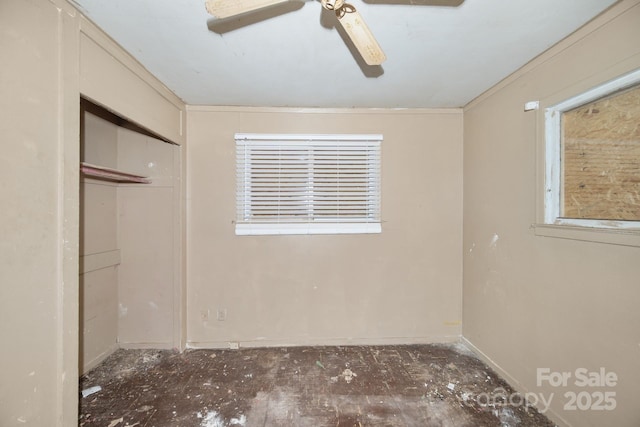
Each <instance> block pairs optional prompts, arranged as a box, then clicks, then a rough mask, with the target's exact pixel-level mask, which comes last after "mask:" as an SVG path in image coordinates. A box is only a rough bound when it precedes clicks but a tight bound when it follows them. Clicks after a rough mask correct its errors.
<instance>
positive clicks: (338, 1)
mask: <svg viewBox="0 0 640 427" xmlns="http://www.w3.org/2000/svg"><path fill="white" fill-rule="evenodd" d="M321 3H322V7H324V8H325V9H327V10H339V9H340V8H341V7H342V6H343V5H344V0H322V1H321Z"/></svg>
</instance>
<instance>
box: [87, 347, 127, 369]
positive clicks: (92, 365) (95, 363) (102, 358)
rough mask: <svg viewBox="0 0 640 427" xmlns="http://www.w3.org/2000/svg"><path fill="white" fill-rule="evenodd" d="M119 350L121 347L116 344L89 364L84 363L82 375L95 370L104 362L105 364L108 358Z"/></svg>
mask: <svg viewBox="0 0 640 427" xmlns="http://www.w3.org/2000/svg"><path fill="white" fill-rule="evenodd" d="M119 348H120V347H119V346H118V344H117V343H114V344H112V345H111V346H110V347H109V348H107V349H106V350H105V351H103V352H102V353H100V354H99V355H98V356H96V357H94V358H93V359H91V360H90V361H88V362H84V363H83V366H82V372H81V373H80V375H84V374H86V373H87V372H89V371H90V370H92V369H93V368H95V367H96V366H98V365H99V364H101V363H102V362H104V361H105V359H106V358H107V357H109V356H111V355H112V354H113V353H115V352H116V350H118V349H119Z"/></svg>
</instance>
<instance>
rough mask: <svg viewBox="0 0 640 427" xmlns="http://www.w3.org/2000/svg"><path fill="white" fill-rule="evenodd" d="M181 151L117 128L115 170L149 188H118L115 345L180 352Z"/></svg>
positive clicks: (125, 186)
mask: <svg viewBox="0 0 640 427" xmlns="http://www.w3.org/2000/svg"><path fill="white" fill-rule="evenodd" d="M180 160H181V156H180V147H179V146H177V145H172V144H168V143H165V142H163V141H160V140H158V139H156V138H152V137H150V136H146V135H143V134H140V133H138V132H134V131H132V130H129V129H125V128H122V127H120V128H118V168H120V169H121V170H124V171H126V172H129V173H134V174H139V175H142V176H147V177H149V179H150V180H151V183H150V184H120V185H119V186H118V197H117V199H118V230H117V235H118V242H119V247H120V250H121V253H122V261H121V264H120V267H119V272H118V273H119V274H118V342H119V344H120V346H123V347H128V348H131V347H133V348H137V347H152V348H173V347H176V348H179V347H180V343H179V342H178V341H174V338H175V337H176V336H177V335H178V331H175V330H174V327H177V328H179V327H180V325H179V318H177V317H179V316H180V312H179V310H178V308H179V302H180V300H181V296H180V295H178V296H176V295H175V292H176V290H178V291H179V289H180V277H179V274H178V273H179V270H180V256H179V254H180V251H179V234H178V232H179V229H180V216H179V214H180V194H181V193H180V182H181V180H180V170H181V169H180Z"/></svg>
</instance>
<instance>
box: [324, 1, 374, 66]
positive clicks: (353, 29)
mask: <svg viewBox="0 0 640 427" xmlns="http://www.w3.org/2000/svg"><path fill="white" fill-rule="evenodd" d="M336 16H337V17H338V21H339V22H340V24H342V27H343V28H344V29H345V31H346V32H347V35H349V38H350V39H351V41H352V42H353V44H354V45H355V47H356V49H358V52H360V55H362V59H364V62H366V63H367V64H369V65H380V64H382V63H383V62H384V61H386V59H387V57H386V55H385V54H384V52H383V51H382V48H380V45H379V44H378V42H377V41H376V39H375V37H373V34H372V33H371V30H369V27H368V26H367V24H366V23H365V22H364V20H363V19H362V16H360V13H359V12H358V11H357V10H356V8H355V7H353V6H351V5H349V4H345V5H344V6H343V7H342V8H341V9H340V10H339V11H337V12H336Z"/></svg>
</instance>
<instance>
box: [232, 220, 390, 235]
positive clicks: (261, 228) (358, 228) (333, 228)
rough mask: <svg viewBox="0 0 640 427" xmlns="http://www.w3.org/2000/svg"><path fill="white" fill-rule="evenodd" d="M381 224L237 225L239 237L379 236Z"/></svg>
mask: <svg viewBox="0 0 640 427" xmlns="http://www.w3.org/2000/svg"><path fill="white" fill-rule="evenodd" d="M381 232H382V227H381V225H380V223H375V222H374V223H350V224H349V223H342V224H318V223H312V224H306V223H304V224H236V235H238V236H273V235H301V234H378V233H381Z"/></svg>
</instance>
